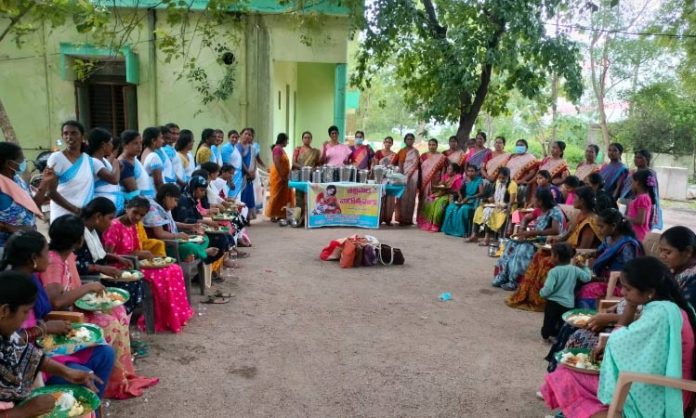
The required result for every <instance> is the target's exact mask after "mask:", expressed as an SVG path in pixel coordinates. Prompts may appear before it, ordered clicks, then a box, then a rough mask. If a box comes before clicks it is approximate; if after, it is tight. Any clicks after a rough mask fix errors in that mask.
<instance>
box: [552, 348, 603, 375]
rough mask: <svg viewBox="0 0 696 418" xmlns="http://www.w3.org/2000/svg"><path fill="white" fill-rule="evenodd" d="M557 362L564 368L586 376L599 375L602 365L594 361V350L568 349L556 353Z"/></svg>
mask: <svg viewBox="0 0 696 418" xmlns="http://www.w3.org/2000/svg"><path fill="white" fill-rule="evenodd" d="M556 360H557V361H558V362H559V363H560V364H562V365H563V366H564V367H567V368H569V369H571V370H574V371H576V372H579V373H586V374H599V369H600V368H601V365H602V363H595V362H593V361H592V350H590V349H587V348H566V349H565V350H563V351H559V352H558V353H556Z"/></svg>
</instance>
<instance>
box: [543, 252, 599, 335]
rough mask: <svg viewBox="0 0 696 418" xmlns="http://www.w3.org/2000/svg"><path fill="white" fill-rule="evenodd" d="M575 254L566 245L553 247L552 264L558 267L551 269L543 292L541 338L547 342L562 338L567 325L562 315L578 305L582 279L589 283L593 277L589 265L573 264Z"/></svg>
mask: <svg viewBox="0 0 696 418" xmlns="http://www.w3.org/2000/svg"><path fill="white" fill-rule="evenodd" d="M574 255H575V249H573V247H571V246H570V245H569V244H567V243H565V242H559V243H557V244H554V245H553V247H552V248H551V263H553V264H554V265H555V266H556V267H554V268H552V269H551V270H549V274H548V276H546V282H545V283H544V287H543V288H541V290H540V291H539V296H541V297H542V298H544V299H546V307H545V308H544V325H543V326H542V327H541V337H542V338H543V339H544V340H546V341H547V342H549V341H550V338H552V337H553V338H555V337H556V336H557V335H558V331H559V330H560V329H561V326H562V325H563V319H562V318H561V316H562V315H563V314H564V313H565V312H567V311H569V310H570V309H573V307H574V306H575V285H576V284H577V282H578V280H579V281H581V282H583V283H587V282H589V281H590V279H591V278H592V275H591V274H590V269H589V268H587V266H582V267H577V266H574V265H571V264H570V260H571V259H572V258H573V256H574Z"/></svg>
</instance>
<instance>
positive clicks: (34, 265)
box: [34, 260, 36, 270]
mask: <svg viewBox="0 0 696 418" xmlns="http://www.w3.org/2000/svg"><path fill="white" fill-rule="evenodd" d="M34 270H36V260H34Z"/></svg>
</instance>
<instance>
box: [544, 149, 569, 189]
mask: <svg viewBox="0 0 696 418" xmlns="http://www.w3.org/2000/svg"><path fill="white" fill-rule="evenodd" d="M565 148H566V144H565V142H563V141H553V142H552V143H551V148H550V152H551V155H549V156H547V157H546V158H544V159H543V160H541V164H540V165H539V170H546V171H548V172H549V173H550V174H551V183H553V184H554V185H555V186H560V185H561V184H562V183H563V180H565V178H566V177H568V176H569V175H570V171H569V170H568V163H567V162H566V160H564V159H563V152H564V151H565Z"/></svg>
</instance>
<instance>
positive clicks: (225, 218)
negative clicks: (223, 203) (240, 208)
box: [213, 212, 234, 221]
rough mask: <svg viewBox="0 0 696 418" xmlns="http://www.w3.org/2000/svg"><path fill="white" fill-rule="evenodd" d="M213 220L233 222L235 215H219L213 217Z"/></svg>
mask: <svg viewBox="0 0 696 418" xmlns="http://www.w3.org/2000/svg"><path fill="white" fill-rule="evenodd" d="M213 220H214V221H232V220H234V215H232V214H230V213H224V212H223V213H218V214H216V215H213Z"/></svg>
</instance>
